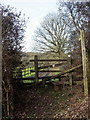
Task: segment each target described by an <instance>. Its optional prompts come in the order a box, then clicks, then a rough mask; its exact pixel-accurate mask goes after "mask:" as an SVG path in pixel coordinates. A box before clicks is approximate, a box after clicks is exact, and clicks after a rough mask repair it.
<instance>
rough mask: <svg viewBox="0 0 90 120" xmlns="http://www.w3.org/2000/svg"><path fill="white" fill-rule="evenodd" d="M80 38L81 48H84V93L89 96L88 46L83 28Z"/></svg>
mask: <svg viewBox="0 0 90 120" xmlns="http://www.w3.org/2000/svg"><path fill="white" fill-rule="evenodd" d="M79 40H81V49H82V64H83V81H84V93H85V96H87V95H88V79H87V57H86V48H85V41H84V31H83V30H81V31H80V38H79Z"/></svg>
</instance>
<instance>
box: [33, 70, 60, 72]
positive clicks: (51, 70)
mask: <svg viewBox="0 0 90 120" xmlns="http://www.w3.org/2000/svg"><path fill="white" fill-rule="evenodd" d="M31 72H35V70H31ZM38 72H61V70H39V71H38Z"/></svg>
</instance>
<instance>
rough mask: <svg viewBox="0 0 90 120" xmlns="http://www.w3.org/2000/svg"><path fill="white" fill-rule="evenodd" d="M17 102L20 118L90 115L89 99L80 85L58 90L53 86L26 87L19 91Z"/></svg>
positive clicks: (17, 113) (79, 116) (16, 114)
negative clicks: (88, 110) (89, 109)
mask: <svg viewBox="0 0 90 120" xmlns="http://www.w3.org/2000/svg"><path fill="white" fill-rule="evenodd" d="M78 90H79V91H78ZM83 101H84V102H83ZM15 102H16V103H15V108H16V109H15V110H16V111H15V116H16V117H19V118H83V117H87V116H88V112H87V108H88V99H87V98H85V97H84V95H83V93H82V91H81V88H79V87H78V88H77V87H76V88H75V87H73V89H72V90H71V89H70V88H68V87H65V88H63V90H62V89H60V90H59V91H57V92H55V91H54V90H53V87H52V86H46V87H45V88H43V87H40V86H39V87H34V88H29V87H28V88H27V87H24V88H23V89H21V90H19V91H18V94H17V97H16V101H15ZM81 103H82V104H81ZM79 104H81V105H80V107H78V106H79Z"/></svg>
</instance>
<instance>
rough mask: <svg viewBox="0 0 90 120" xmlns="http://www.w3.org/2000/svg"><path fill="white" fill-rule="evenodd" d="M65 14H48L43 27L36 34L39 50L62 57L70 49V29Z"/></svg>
mask: <svg viewBox="0 0 90 120" xmlns="http://www.w3.org/2000/svg"><path fill="white" fill-rule="evenodd" d="M68 28H69V26H67V24H66V20H65V19H64V16H63V15H60V14H58V13H55V14H54V13H53V14H48V15H47V16H46V17H45V18H44V20H43V22H42V23H41V27H40V28H37V30H36V31H35V34H34V41H35V48H34V49H36V50H38V51H43V52H45V51H47V52H52V53H54V54H55V55H56V56H58V57H61V55H62V54H65V52H66V51H69V50H70V41H69V38H70V31H68Z"/></svg>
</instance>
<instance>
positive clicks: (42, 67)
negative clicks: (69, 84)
mask: <svg viewBox="0 0 90 120" xmlns="http://www.w3.org/2000/svg"><path fill="white" fill-rule="evenodd" d="M62 64H64V63H59V64H54V65H55V67H57V66H60V65H62ZM49 67H53V65H48V66H41V67H38V69H44V68H49Z"/></svg>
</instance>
